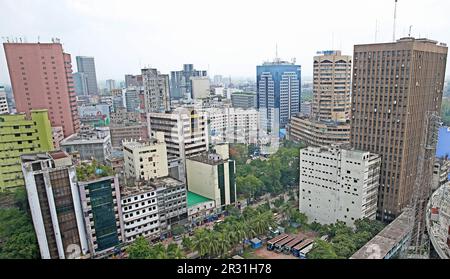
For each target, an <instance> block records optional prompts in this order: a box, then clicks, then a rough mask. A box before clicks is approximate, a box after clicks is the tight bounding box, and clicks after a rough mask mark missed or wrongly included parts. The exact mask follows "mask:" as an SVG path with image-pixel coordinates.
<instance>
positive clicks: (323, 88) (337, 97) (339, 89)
mask: <svg viewBox="0 0 450 279" xmlns="http://www.w3.org/2000/svg"><path fill="white" fill-rule="evenodd" d="M319 53H320V54H321V55H318V56H314V84H313V105H312V116H313V118H315V119H317V120H319V121H321V120H330V121H344V122H345V120H346V119H348V118H349V117H350V89H351V86H350V83H351V73H352V57H351V56H349V55H342V54H341V51H340V50H330V51H322V52H319Z"/></svg>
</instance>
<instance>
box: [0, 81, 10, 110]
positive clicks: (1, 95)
mask: <svg viewBox="0 0 450 279" xmlns="http://www.w3.org/2000/svg"><path fill="white" fill-rule="evenodd" d="M5 113H9V108H8V99H7V96H6V91H5V87H3V86H0V114H5Z"/></svg>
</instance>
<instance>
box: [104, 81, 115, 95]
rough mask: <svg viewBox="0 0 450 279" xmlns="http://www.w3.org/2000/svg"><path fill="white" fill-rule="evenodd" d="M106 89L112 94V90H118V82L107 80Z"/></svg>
mask: <svg viewBox="0 0 450 279" xmlns="http://www.w3.org/2000/svg"><path fill="white" fill-rule="evenodd" d="M106 89H107V90H108V92H111V91H112V90H114V89H116V81H115V80H113V79H107V80H106Z"/></svg>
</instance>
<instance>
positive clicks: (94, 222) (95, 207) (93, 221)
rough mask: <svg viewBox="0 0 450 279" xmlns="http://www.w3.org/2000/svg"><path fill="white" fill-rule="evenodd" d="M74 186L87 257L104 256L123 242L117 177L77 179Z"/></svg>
mask: <svg viewBox="0 0 450 279" xmlns="http://www.w3.org/2000/svg"><path fill="white" fill-rule="evenodd" d="M78 189H79V193H80V199H81V206H82V208H83V216H84V223H85V226H86V233H87V240H88V245H89V251H90V253H91V257H102V256H105V255H107V254H108V253H111V252H112V251H113V250H114V248H116V247H117V246H118V245H119V244H121V243H123V241H124V228H123V220H122V208H121V206H120V201H121V197H120V188H119V180H118V177H117V175H116V176H105V177H101V176H98V177H94V178H90V179H87V181H78Z"/></svg>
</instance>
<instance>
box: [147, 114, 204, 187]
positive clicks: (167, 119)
mask: <svg viewBox="0 0 450 279" xmlns="http://www.w3.org/2000/svg"><path fill="white" fill-rule="evenodd" d="M147 121H148V127H149V131H150V137H151V136H152V135H153V136H154V135H155V134H156V133H157V132H163V133H164V141H165V143H166V146H167V156H168V157H177V158H180V159H182V163H183V165H184V164H185V159H186V158H189V157H192V156H196V155H199V154H201V153H202V152H204V151H207V150H208V143H209V142H208V123H207V115H206V113H205V112H201V111H198V110H195V109H192V108H181V107H179V108H177V109H175V110H173V111H172V112H170V113H149V114H148V115H147ZM180 179H181V178H180ZM183 181H184V178H183Z"/></svg>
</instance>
